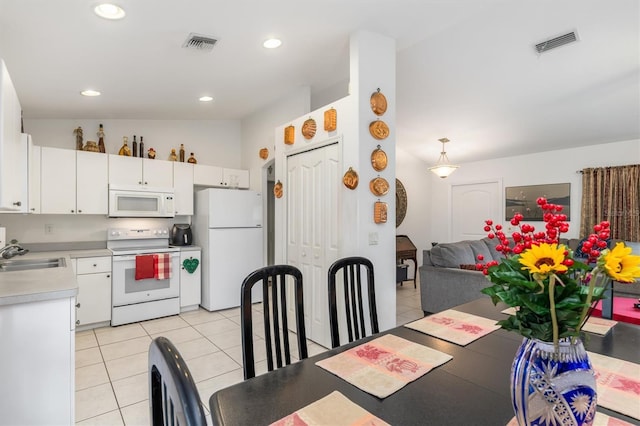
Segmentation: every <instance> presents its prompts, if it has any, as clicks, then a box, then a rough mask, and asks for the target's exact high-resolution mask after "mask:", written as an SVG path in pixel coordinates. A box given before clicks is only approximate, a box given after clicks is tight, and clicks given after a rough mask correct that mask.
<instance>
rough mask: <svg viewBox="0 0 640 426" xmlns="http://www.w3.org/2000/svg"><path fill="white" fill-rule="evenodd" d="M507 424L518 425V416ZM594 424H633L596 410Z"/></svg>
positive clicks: (616, 425)
mask: <svg viewBox="0 0 640 426" xmlns="http://www.w3.org/2000/svg"><path fill="white" fill-rule="evenodd" d="M507 426H518V421H517V420H516V418H515V417H514V418H512V419H511V421H509V423H507ZM593 426H633V425H632V424H631V423H629V422H625V421H624V420H620V419H616V418H615V417H611V416H607V415H606V414H604V413H600V412H597V411H596V417H595V418H594V419H593Z"/></svg>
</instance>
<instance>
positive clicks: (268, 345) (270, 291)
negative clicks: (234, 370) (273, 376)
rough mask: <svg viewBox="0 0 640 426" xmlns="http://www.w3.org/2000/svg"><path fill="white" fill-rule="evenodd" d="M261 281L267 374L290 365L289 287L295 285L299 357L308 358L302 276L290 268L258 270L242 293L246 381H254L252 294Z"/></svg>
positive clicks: (285, 266)
mask: <svg viewBox="0 0 640 426" xmlns="http://www.w3.org/2000/svg"><path fill="white" fill-rule="evenodd" d="M260 281H261V282H262V299H263V300H262V309H263V318H264V336H265V349H266V355H267V369H268V371H272V370H274V369H275V368H280V367H283V366H285V365H289V364H291V346H290V342H289V323H288V316H287V308H288V305H287V288H288V286H289V285H293V290H294V295H295V300H293V301H291V302H292V303H294V304H295V316H296V318H295V324H296V334H297V340H298V342H297V343H298V357H299V359H305V358H307V356H308V353H307V338H306V333H305V328H304V308H303V306H304V303H303V302H304V297H303V293H302V284H303V283H302V273H301V272H300V270H298V269H297V268H296V267H294V266H290V265H271V266H265V267H263V268H260V269H257V270H255V271H254V272H252V273H251V274H249V275H248V276H247V277H246V278H245V279H244V281H243V282H242V289H241V292H242V299H241V300H242V303H241V307H240V308H241V310H242V317H241V321H242V361H243V367H244V378H245V380H246V379H250V378H252V377H255V357H254V348H253V346H254V345H253V325H252V323H253V316H252V301H251V293H252V288H253V285H254V284H255V283H257V282H260ZM289 283H290V284H289Z"/></svg>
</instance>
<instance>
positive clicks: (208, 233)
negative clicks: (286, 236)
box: [193, 188, 264, 311]
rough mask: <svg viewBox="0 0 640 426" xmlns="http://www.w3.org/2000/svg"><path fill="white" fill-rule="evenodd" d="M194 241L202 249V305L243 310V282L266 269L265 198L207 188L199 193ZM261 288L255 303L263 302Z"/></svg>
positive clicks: (256, 289)
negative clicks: (263, 210)
mask: <svg viewBox="0 0 640 426" xmlns="http://www.w3.org/2000/svg"><path fill="white" fill-rule="evenodd" d="M193 227H194V229H193V230H194V233H193V241H194V244H195V245H198V246H200V247H201V248H202V301H201V305H202V307H203V308H205V309H207V310H208V311H217V310H221V309H228V308H235V307H237V306H240V288H241V286H242V281H243V280H244V278H245V277H246V276H247V275H249V274H250V273H251V272H253V271H255V270H256V269H258V268H261V267H262V266H263V265H264V259H263V243H262V241H263V229H262V196H261V194H260V193H259V192H255V191H248V190H237V189H218V188H208V189H204V190H202V191H198V192H196V199H195V215H194V217H193ZM258 290H259V288H258V286H256V287H254V294H253V301H254V302H258V301H260V300H261V297H260V296H259V292H258Z"/></svg>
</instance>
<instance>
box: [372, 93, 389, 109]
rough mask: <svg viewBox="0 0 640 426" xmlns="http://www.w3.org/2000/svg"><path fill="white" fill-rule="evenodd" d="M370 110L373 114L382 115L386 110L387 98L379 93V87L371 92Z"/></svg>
mask: <svg viewBox="0 0 640 426" xmlns="http://www.w3.org/2000/svg"><path fill="white" fill-rule="evenodd" d="M371 111H373V113H374V114H375V115H382V114H384V113H385V112H386V111H387V98H386V97H385V96H384V95H383V94H382V93H380V89H378V90H377V91H375V92H373V93H372V94H371Z"/></svg>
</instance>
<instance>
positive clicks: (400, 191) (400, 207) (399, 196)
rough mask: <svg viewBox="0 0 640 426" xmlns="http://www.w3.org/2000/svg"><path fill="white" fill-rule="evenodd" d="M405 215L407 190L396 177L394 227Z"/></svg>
mask: <svg viewBox="0 0 640 426" xmlns="http://www.w3.org/2000/svg"><path fill="white" fill-rule="evenodd" d="M406 215H407V191H406V190H405V189H404V185H403V184H402V182H400V180H399V179H396V228H397V227H398V226H400V224H401V223H402V221H403V220H404V217H405V216H406Z"/></svg>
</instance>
